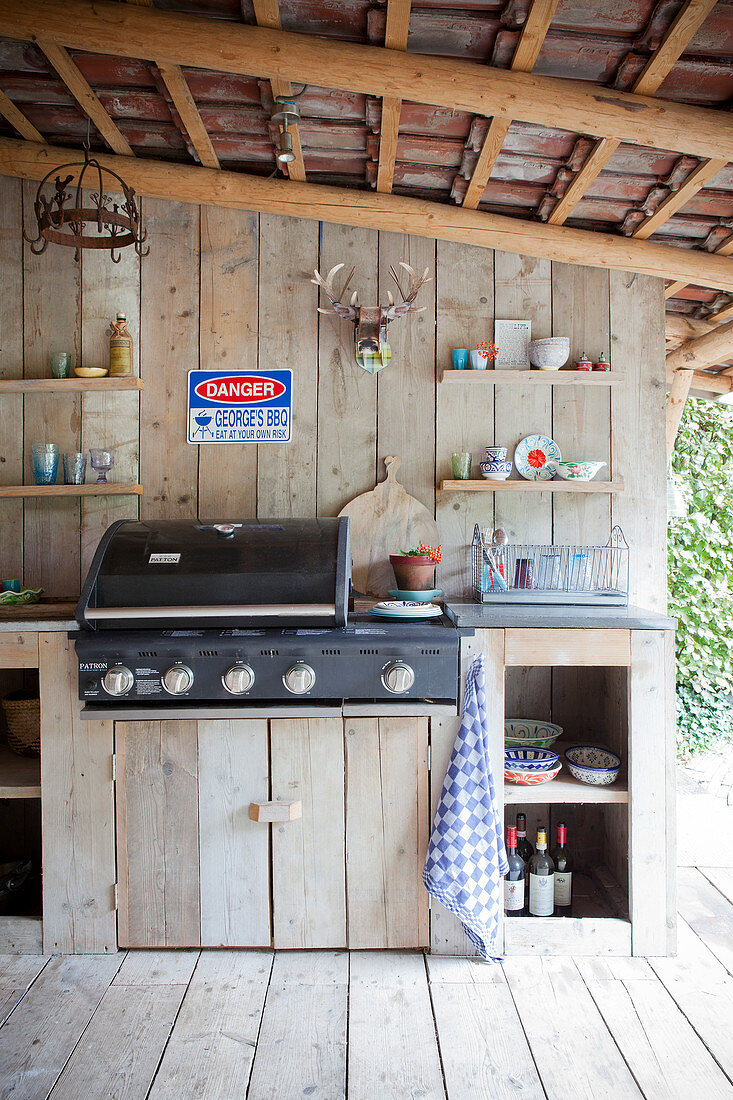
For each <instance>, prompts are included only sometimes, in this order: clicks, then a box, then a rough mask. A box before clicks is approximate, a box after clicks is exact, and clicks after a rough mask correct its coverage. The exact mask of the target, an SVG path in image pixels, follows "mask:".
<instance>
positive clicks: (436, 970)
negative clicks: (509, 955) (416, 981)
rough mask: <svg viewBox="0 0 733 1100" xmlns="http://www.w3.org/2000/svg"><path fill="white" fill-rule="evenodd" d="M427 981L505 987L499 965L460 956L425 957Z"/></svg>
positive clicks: (502, 972)
mask: <svg viewBox="0 0 733 1100" xmlns="http://www.w3.org/2000/svg"><path fill="white" fill-rule="evenodd" d="M425 961H426V963H427V966H428V979H429V981H430V984H431V985H433V983H434V982H454V983H456V984H457V985H470V984H471V983H474V984H475V985H484V984H487V983H499V984H500V985H506V978H505V977H504V970H503V968H502V965H501V963H498V962H484V961H483V959H473V958H463V957H462V956H460V955H426V956H425Z"/></svg>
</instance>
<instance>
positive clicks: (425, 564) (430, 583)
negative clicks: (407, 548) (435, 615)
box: [389, 554, 435, 592]
mask: <svg viewBox="0 0 733 1100" xmlns="http://www.w3.org/2000/svg"><path fill="white" fill-rule="evenodd" d="M389 562H390V565H391V566H392V569H393V570H394V575H395V580H396V581H397V587H398V588H399V589H401V590H402V591H403V592H425V591H427V590H428V589H430V588H435V562H434V561H431V560H430V558H428V557H424V556H422V555H421V556H419V557H418V556H417V555H415V556H411V557H409V556H406V555H402V554H390V555H389Z"/></svg>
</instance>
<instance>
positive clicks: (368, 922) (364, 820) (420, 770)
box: [345, 718, 430, 948]
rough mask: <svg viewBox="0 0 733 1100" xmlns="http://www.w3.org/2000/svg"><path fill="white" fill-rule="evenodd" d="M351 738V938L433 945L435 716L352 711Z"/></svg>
mask: <svg viewBox="0 0 733 1100" xmlns="http://www.w3.org/2000/svg"><path fill="white" fill-rule="evenodd" d="M345 740H346V777H347V778H346V884H347V899H348V914H349V917H348V945H349V947H350V948H370V947H373V948H385V947H405V948H410V947H413V948H414V947H425V946H428V944H429V942H430V932H429V924H428V894H427V891H426V890H425V887H424V886H423V881H422V869H423V864H424V863H425V853H426V850H427V843H428V829H429V817H428V815H429V804H428V719H427V718H360V719H347V720H346V723H345Z"/></svg>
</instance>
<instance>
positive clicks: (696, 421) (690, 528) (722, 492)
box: [668, 398, 733, 758]
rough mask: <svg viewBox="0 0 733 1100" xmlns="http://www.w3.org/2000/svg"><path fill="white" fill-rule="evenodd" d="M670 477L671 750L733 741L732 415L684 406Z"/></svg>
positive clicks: (698, 403) (722, 409)
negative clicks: (684, 510) (680, 515)
mask: <svg viewBox="0 0 733 1100" xmlns="http://www.w3.org/2000/svg"><path fill="white" fill-rule="evenodd" d="M672 470H673V473H674V475H675V477H676V480H677V483H678V485H679V486H680V488H681V489H682V491H683V493H684V496H685V499H686V501H687V505H688V514H687V516H686V517H685V518H684V519H676V520H672V521H671V522H670V524H669V540H668V572H669V608H670V614H671V615H674V616H676V618H677V619H678V620H679V627H678V631H677V747H678V753H679V755H680V756H682V757H683V758H684V757H686V756H689V755H690V754H692V753H694V752H697V751H700V750H702V749H705V748H708V747H710V746H711V745H712V744H713V743H714V742H715V741H716V740H719V739H721V738H724V739H733V646H732V644H731V640H732V639H733V408H732V407H730V406H727V405H716V404H713V403H711V402H709V401H702V400H698V399H696V398H690V399H689V400H688V402H687V405H686V407H685V412H684V415H683V418H682V423H681V425H680V431H679V435H678V436H677V443H676V446H675V451H674V455H673V458H672Z"/></svg>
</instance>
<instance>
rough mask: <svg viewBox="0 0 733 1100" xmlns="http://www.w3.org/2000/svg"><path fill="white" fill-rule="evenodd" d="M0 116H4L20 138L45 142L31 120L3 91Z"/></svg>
mask: <svg viewBox="0 0 733 1100" xmlns="http://www.w3.org/2000/svg"><path fill="white" fill-rule="evenodd" d="M0 115H3V117H4V118H6V119H7V120H8V122H9V123H10V125H11V126H12V127H13V128H14V129H16V130H17V131H18V133H19V134H20V136H21V137H23V138H25V139H26V141H40V142H43V140H44V137H43V134H41V133H40V132H39V131H38V130H37V129H36V128H35V126H34V125H33V123H32V122H31V121H30V119H27V118H26V117H25V115H24V114H23V112H22V111H19V110H18V108H17V107H16V106H15V104H14V103H13V101H12V99H8V97H7V96H6V95H5V92H3V91H2V90H0Z"/></svg>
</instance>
